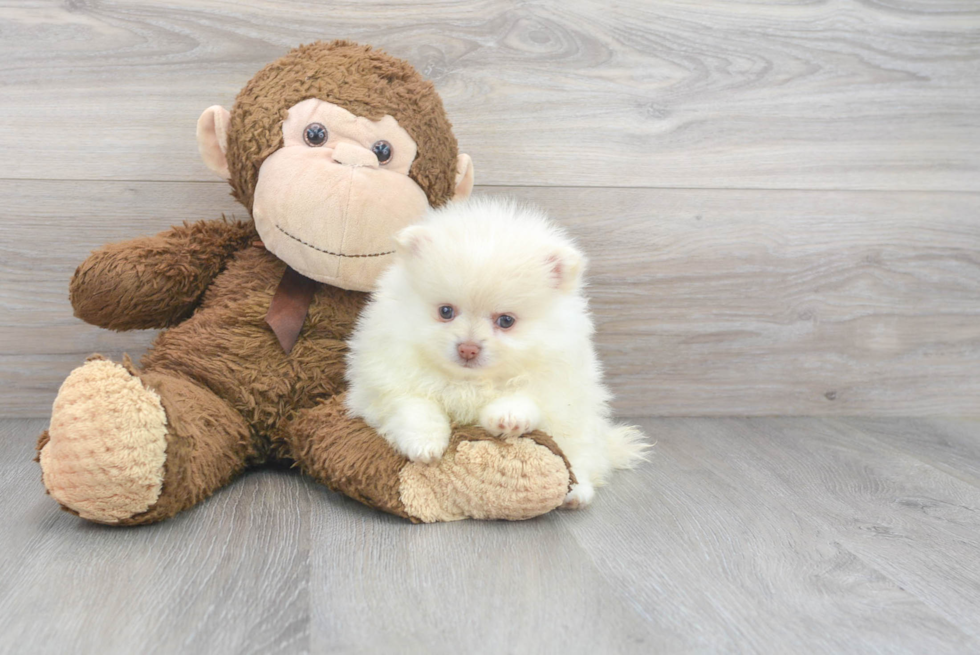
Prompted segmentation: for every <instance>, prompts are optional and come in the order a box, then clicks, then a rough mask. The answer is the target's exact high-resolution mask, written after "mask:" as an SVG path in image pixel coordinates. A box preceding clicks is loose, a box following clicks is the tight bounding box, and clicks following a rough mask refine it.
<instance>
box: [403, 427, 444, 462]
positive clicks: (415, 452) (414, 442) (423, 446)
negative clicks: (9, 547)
mask: <svg viewBox="0 0 980 655" xmlns="http://www.w3.org/2000/svg"><path fill="white" fill-rule="evenodd" d="M447 446H449V436H448V435H446V437H445V438H442V436H436V435H431V434H430V435H422V434H417V435H413V436H411V437H409V438H407V439H404V440H399V443H398V450H400V451H401V453H402V455H404V456H405V457H407V458H409V459H410V460H412V461H413V462H421V463H422V464H431V463H432V462H438V461H439V459H440V458H441V457H442V454H443V453H444V452H446V447H447Z"/></svg>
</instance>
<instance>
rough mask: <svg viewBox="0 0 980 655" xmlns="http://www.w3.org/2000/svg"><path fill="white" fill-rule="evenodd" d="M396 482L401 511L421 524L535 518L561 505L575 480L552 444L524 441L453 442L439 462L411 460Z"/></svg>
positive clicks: (485, 440)
mask: <svg viewBox="0 0 980 655" xmlns="http://www.w3.org/2000/svg"><path fill="white" fill-rule="evenodd" d="M542 440H547V438H546V437H545V438H544V439H542ZM548 441H550V440H548ZM399 479H400V485H399V494H400V497H401V501H402V504H403V505H404V506H405V511H406V512H407V513H408V514H409V515H410V516H411V517H413V518H415V519H418V520H420V521H422V522H424V523H433V522H436V521H457V520H460V519H466V518H472V519H505V520H510V521H519V520H522V519H529V518H533V517H535V516H540V515H541V514H546V513H547V512H550V511H551V510H553V509H555V508H557V507H559V506H560V505H561V504H562V502H564V500H565V495H566V494H567V493H568V489H569V485H570V484H571V483H572V482H573V481H574V478H573V477H572V476H571V474H570V473H569V468H568V464H567V462H566V460H565V458H564V456H563V455H562V454H561V451H560V450H558V449H557V447H553V443H552V446H548V445H545V444H542V443H539V442H538V441H536V440H535V439H533V438H527V437H521V438H517V439H508V440H501V439H465V438H464V439H455V440H454V441H453V443H451V444H450V446H449V449H447V451H446V453H445V454H444V455H443V456H442V459H441V460H439V461H438V462H436V463H434V464H420V463H417V462H409V463H408V464H407V465H405V467H403V468H402V470H401V472H400V473H399Z"/></svg>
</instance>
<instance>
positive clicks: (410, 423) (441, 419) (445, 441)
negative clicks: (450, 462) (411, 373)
mask: <svg viewBox="0 0 980 655" xmlns="http://www.w3.org/2000/svg"><path fill="white" fill-rule="evenodd" d="M383 432H384V435H385V437H386V438H387V439H388V441H389V442H390V443H391V445H392V446H394V447H395V450H397V451H398V452H400V453H401V454H402V455H404V456H405V457H407V458H409V459H410V460H412V461H413V462H422V463H423V464H429V463H431V462H435V461H438V460H439V458H440V457H442V454H443V453H444V452H446V448H447V447H448V446H449V437H450V436H451V434H452V427H451V426H450V425H449V418H448V417H447V416H446V415H445V414H444V413H443V412H442V411H441V410H440V409H439V407H438V406H436V405H435V404H433V403H429V402H426V401H422V400H419V401H414V402H406V403H405V404H403V405H402V407H401V408H400V409H399V411H398V412H397V413H396V414H395V415H394V416H393V417H392V419H391V420H390V421H389V422H388V424H387V425H385V426H384V429H383Z"/></svg>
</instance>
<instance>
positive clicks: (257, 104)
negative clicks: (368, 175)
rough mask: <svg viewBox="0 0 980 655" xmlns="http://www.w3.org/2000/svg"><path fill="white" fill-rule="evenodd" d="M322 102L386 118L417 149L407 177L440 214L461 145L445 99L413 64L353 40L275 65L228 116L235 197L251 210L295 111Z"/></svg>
mask: <svg viewBox="0 0 980 655" xmlns="http://www.w3.org/2000/svg"><path fill="white" fill-rule="evenodd" d="M306 98H319V99H321V100H326V101H327V102H332V103H334V104H336V105H339V106H340V107H343V108H344V109H346V110H347V111H349V112H351V113H352V114H356V115H357V116H364V117H366V118H370V119H371V120H378V119H380V118H382V117H384V115H385V114H389V115H391V116H393V117H394V118H395V120H397V121H398V124H399V125H401V126H402V127H403V128H405V130H406V131H407V132H408V133H409V135H411V137H412V138H413V139H414V140H415V143H416V145H418V157H417V158H416V160H415V162H414V163H413V164H412V170H411V173H410V174H409V176H410V177H411V178H412V179H414V180H415V181H416V182H417V183H418V185H419V186H420V187H422V190H423V191H425V194H426V196H428V198H429V204H431V205H432V206H433V207H439V206H440V205H443V204H445V203H446V202H448V201H449V200H450V199H451V198H452V197H453V191H454V179H455V175H456V156H457V154H458V146H457V144H456V137H455V136H453V132H452V125H451V124H450V122H449V119H448V118H447V117H446V112H445V109H443V106H442V99H441V98H439V94H437V93H436V90H435V87H434V86H433V85H432V82H429V81H427V80H424V79H423V78H422V76H421V75H419V73H418V71H416V70H415V69H414V68H412V66H411V64H409V63H408V62H405V61H402V60H401V59H396V58H395V57H391V56H390V55H387V54H385V53H384V52H382V51H380V50H375V49H373V48H371V47H370V46H364V45H358V44H356V43H351V42H350V41H332V42H330V43H324V42H317V43H311V44H309V45H304V46H300V47H299V48H296V49H295V50H293V51H292V52H290V53H289V54H287V55H286V56H285V57H282V58H281V59H278V60H277V61H274V62H273V63H271V64H269V65H268V66H266V67H265V68H263V69H262V70H261V71H259V72H258V73H257V74H256V75H255V77H253V78H252V80H251V81H250V82H249V83H248V84H247V85H246V86H245V88H244V89H242V90H241V92H240V93H239V94H238V98H237V99H236V100H235V107H234V108H233V109H232V111H231V134H230V136H229V139H228V162H229V169H230V171H231V186H232V188H233V190H234V191H233V193H234V196H235V198H237V199H238V201H239V202H241V203H242V204H243V205H245V206H246V207H247V208H248V209H249V211H251V210H252V197H253V194H254V192H255V182H256V180H257V179H258V176H259V167H260V166H261V165H262V162H263V161H264V160H265V158H266V157H268V156H269V155H271V154H272V153H274V152H275V151H276V150H278V149H279V148H281V147H282V130H281V125H282V121H284V120H285V119H286V115H287V112H288V110H289V108H290V107H292V106H293V105H295V104H296V103H298V102H300V101H302V100H305V99H306Z"/></svg>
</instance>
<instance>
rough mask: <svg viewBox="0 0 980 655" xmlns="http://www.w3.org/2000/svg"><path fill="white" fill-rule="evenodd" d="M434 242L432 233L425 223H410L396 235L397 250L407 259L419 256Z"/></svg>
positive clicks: (399, 254)
mask: <svg viewBox="0 0 980 655" xmlns="http://www.w3.org/2000/svg"><path fill="white" fill-rule="evenodd" d="M430 243H432V233H431V232H429V228H427V227H426V226H424V225H409V226H408V227H406V228H405V229H404V230H402V231H401V232H399V233H398V234H396V235H395V252H396V253H397V254H398V256H399V257H403V258H405V259H408V258H411V257H418V256H419V255H421V254H422V251H423V250H424V249H425V247H426V246H427V245H428V244H430Z"/></svg>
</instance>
